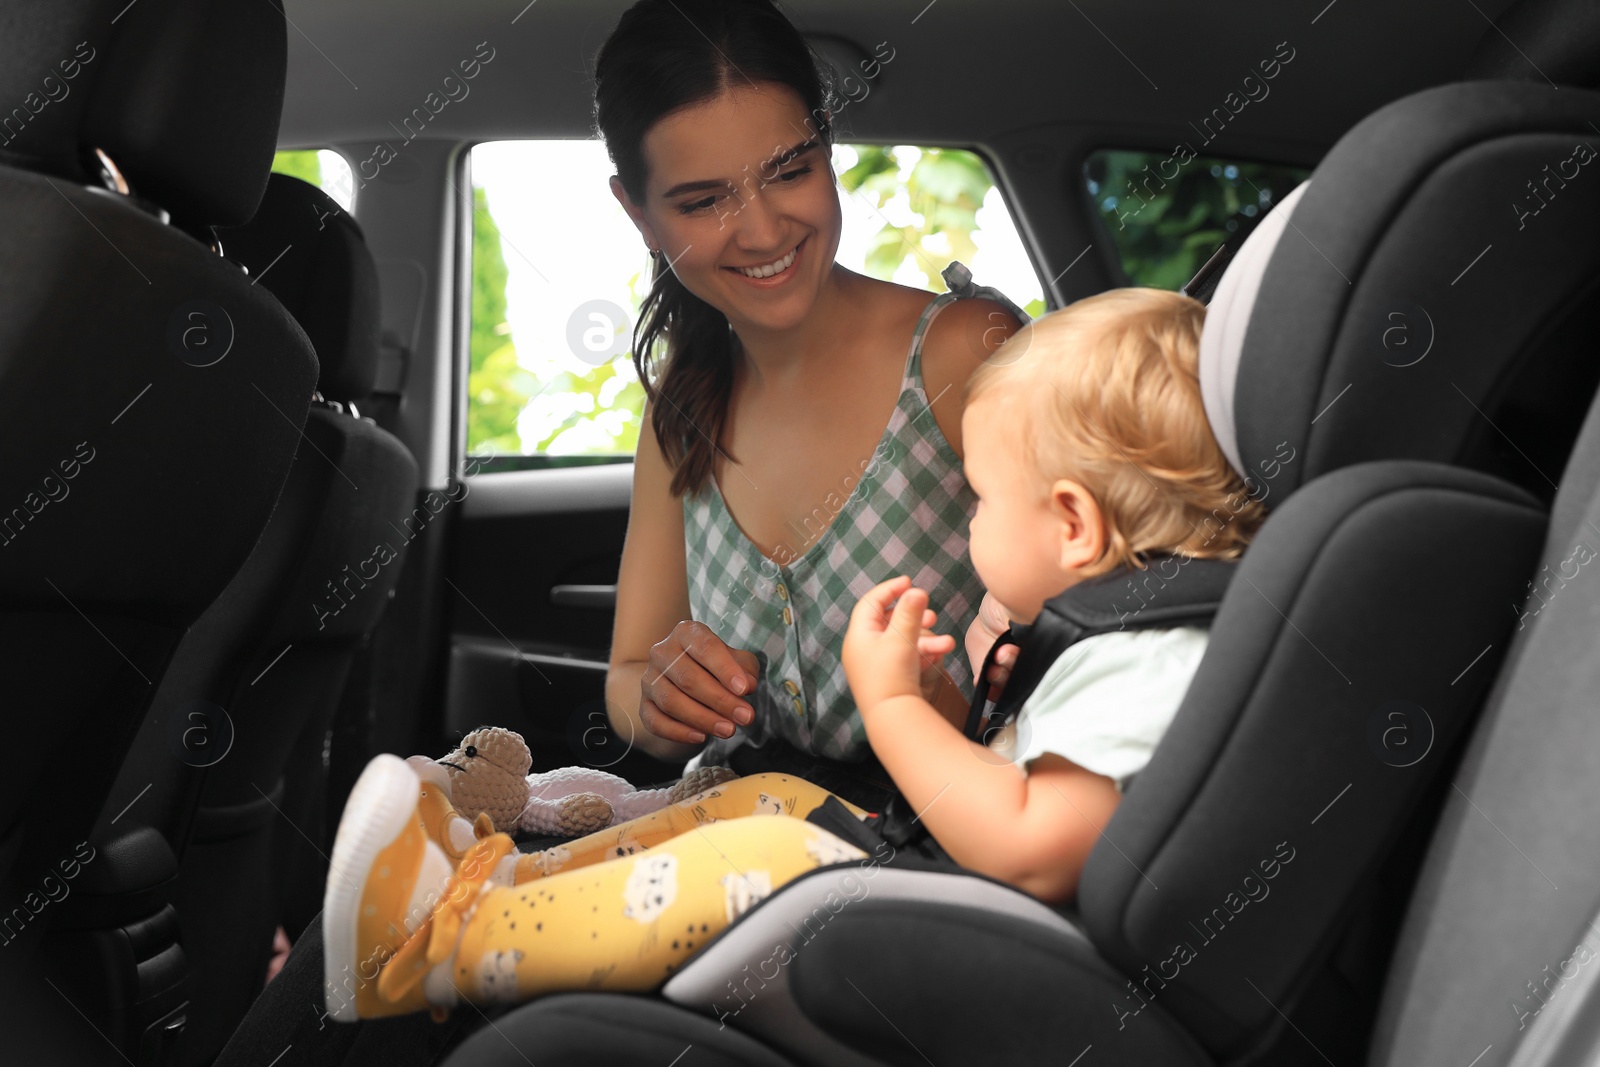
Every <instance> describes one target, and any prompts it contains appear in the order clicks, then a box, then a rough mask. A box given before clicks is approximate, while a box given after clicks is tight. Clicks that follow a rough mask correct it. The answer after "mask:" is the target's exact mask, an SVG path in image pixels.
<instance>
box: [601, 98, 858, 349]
mask: <svg viewBox="0 0 1600 1067" xmlns="http://www.w3.org/2000/svg"><path fill="white" fill-rule="evenodd" d="M643 148H644V159H645V165H646V175H647V176H646V180H645V190H644V202H643V203H642V204H636V205H629V204H627V203H626V202H624V206H626V207H629V208H630V210H629V214H630V215H631V216H632V217H633V219H634V221H635V222H636V223H637V224H638V225H639V228H640V230H641V231H642V232H643V233H644V235H645V237H646V239H647V240H648V241H649V242H650V243H651V244H654V245H655V246H656V247H658V248H659V249H661V253H662V255H663V256H664V257H665V258H666V259H667V260H668V261H669V262H670V263H671V265H672V270H673V272H674V273H675V274H677V276H678V280H679V281H681V282H682V283H683V284H684V286H685V287H686V288H687V289H688V290H689V291H690V292H692V293H694V294H695V295H696V296H698V297H699V298H700V299H702V300H704V301H705V302H706V303H708V304H710V305H711V306H712V307H715V308H716V309H718V310H719V311H721V312H722V313H723V314H724V315H726V316H727V317H728V321H729V322H730V323H732V324H733V327H734V329H735V330H738V329H739V328H740V327H751V328H755V329H761V330H786V329H792V328H794V327H795V326H797V325H799V324H800V323H801V322H802V321H804V320H805V318H806V316H807V315H808V314H809V313H810V311H811V308H812V306H813V305H814V304H815V302H816V299H817V295H818V293H819V292H821V289H822V286H823V284H824V283H825V282H826V280H827V278H828V274H829V271H830V270H831V269H832V267H833V257H834V255H835V253H837V251H838V248H839V229H840V224H841V215H840V209H839V197H838V193H837V192H836V191H835V189H834V182H833V169H832V165H831V160H830V157H829V154H828V146H827V144H826V143H825V142H824V141H823V140H822V139H821V137H820V136H818V134H817V129H816V123H815V122H813V121H811V120H810V117H809V116H808V115H807V113H806V108H805V104H804V102H803V101H802V100H801V98H800V96H799V94H798V93H796V92H795V91H794V90H792V89H790V88H788V87H787V86H783V85H775V84H771V83H762V84H758V85H754V86H752V85H748V84H746V85H743V86H740V87H736V88H731V89H729V90H728V91H726V92H724V93H722V94H721V95H719V96H717V97H715V98H713V99H711V100H708V101H705V102H703V103H700V104H695V105H693V106H691V107H686V108H684V109H682V110H680V111H676V112H674V113H672V114H670V115H668V116H666V117H665V118H663V119H662V120H661V121H659V122H657V123H656V124H655V125H654V126H652V127H651V128H650V130H649V132H648V133H646V134H645V137H644V145H643Z"/></svg>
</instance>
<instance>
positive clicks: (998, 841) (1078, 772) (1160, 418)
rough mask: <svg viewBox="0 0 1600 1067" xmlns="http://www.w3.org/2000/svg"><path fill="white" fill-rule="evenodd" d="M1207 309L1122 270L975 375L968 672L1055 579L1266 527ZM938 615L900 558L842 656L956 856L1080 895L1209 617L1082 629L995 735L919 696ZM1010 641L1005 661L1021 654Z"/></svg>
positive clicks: (1184, 679)
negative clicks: (1210, 385) (1216, 365)
mask: <svg viewBox="0 0 1600 1067" xmlns="http://www.w3.org/2000/svg"><path fill="white" fill-rule="evenodd" d="M1204 317H1205V308H1204V307H1203V306H1202V305H1201V304H1199V303H1198V302H1197V301H1194V300H1191V299H1189V298H1187V297H1184V296H1180V295H1178V294H1176V293H1169V292H1164V291H1160V290H1155V289H1119V290H1113V291H1110V292H1106V293H1102V294H1100V295H1098V296H1093V297H1090V298H1088V299H1086V300H1082V301H1079V302H1078V303H1076V304H1073V305H1072V306H1071V307H1068V308H1065V309H1063V310H1061V311H1059V312H1056V313H1055V314H1052V315H1047V316H1045V317H1044V318H1042V319H1040V320H1039V321H1037V322H1035V323H1033V324H1032V325H1030V326H1029V327H1027V328H1025V329H1024V330H1022V331H1021V332H1020V333H1018V334H1017V335H1016V336H1014V337H1013V338H1011V339H1010V340H1009V341H1007V342H1006V344H1005V345H1003V346H1002V347H1001V348H1000V349H999V350H998V351H996V352H995V354H994V355H993V356H992V357H991V358H990V359H989V360H988V362H987V363H986V364H985V365H984V366H982V367H980V368H979V369H978V370H977V372H976V373H974V374H973V376H972V378H971V380H970V381H969V383H968V386H967V397H968V399H967V408H966V414H965V416H964V417H963V419H962V423H961V429H962V438H963V440H964V441H965V445H966V456H965V461H964V462H965V467H966V475H967V481H968V482H969V484H970V485H971V486H972V489H973V491H974V492H975V493H976V494H977V496H978V498H979V503H978V510H977V513H976V515H975V516H974V517H973V519H972V525H971V533H970V537H971V551H972V562H973V566H974V567H975V568H976V570H977V572H978V576H979V577H980V578H982V579H983V583H984V585H985V587H986V588H987V589H988V591H989V592H988V595H987V596H986V597H985V605H984V610H983V611H982V612H981V613H980V615H979V617H978V619H977V620H976V621H974V623H973V625H972V629H971V631H969V633H968V638H967V650H968V654H969V655H970V656H971V657H972V662H973V673H974V677H976V676H977V674H978V672H979V671H980V670H981V669H982V664H983V662H984V658H985V656H986V654H987V653H988V651H989V648H990V646H991V645H992V644H993V642H994V640H995V638H996V637H997V636H998V634H999V633H1000V632H1002V631H1003V630H1004V629H1005V619H1007V618H1009V619H1010V620H1012V621H1015V622H1018V623H1031V622H1032V621H1033V620H1034V619H1035V618H1036V617H1037V616H1038V614H1039V611H1040V609H1041V608H1042V607H1043V605H1044V603H1045V601H1047V600H1049V599H1050V598H1051V597H1053V596H1055V595H1057V594H1059V593H1061V592H1063V591H1065V590H1066V589H1068V588H1069V587H1071V586H1073V585H1075V584H1077V583H1079V582H1082V581H1084V580H1085V579H1088V578H1092V577H1095V576H1098V575H1101V574H1104V573H1106V572H1107V571H1110V570H1112V569H1113V568H1116V567H1118V566H1124V565H1131V566H1135V567H1138V566H1142V559H1143V558H1144V557H1145V556H1147V555H1154V554H1158V553H1170V554H1173V555H1175V556H1179V557H1184V556H1187V557H1191V558H1213V559H1230V558H1234V557H1237V556H1238V555H1239V554H1240V553H1241V552H1243V550H1244V547H1245V545H1246V543H1247V542H1248V541H1249V539H1250V537H1251V536H1252V535H1253V534H1254V532H1255V530H1256V529H1257V528H1258V527H1259V525H1260V523H1261V521H1262V519H1263V518H1264V513H1263V510H1262V508H1261V505H1260V504H1259V503H1258V502H1257V501H1256V500H1254V499H1253V498H1251V497H1250V496H1249V494H1248V493H1247V491H1246V487H1245V485H1244V482H1243V480H1242V479H1241V478H1240V476H1239V475H1238V474H1236V473H1235V472H1234V471H1233V470H1232V468H1230V467H1229V465H1228V462H1227V460H1226V459H1225V458H1224V455H1223V453H1222V449H1221V447H1220V446H1219V445H1218V444H1217V442H1216V440H1215V438H1214V437H1213V436H1212V434H1211V431H1210V428H1209V426H1208V424H1207V422H1206V416H1205V410H1204V407H1203V405H1202V402H1201V398H1200V386H1199V380H1198V377H1197V374H1196V368H1197V364H1198V359H1199V342H1200V328H1201V324H1202V322H1203V320H1204ZM1219 517H1221V518H1220V519H1219ZM928 617H930V613H929V612H928V598H927V595H926V594H925V593H924V592H923V591H922V590H920V589H915V588H912V587H911V584H910V579H908V578H904V577H901V578H895V579H892V580H890V581H887V582H884V583H883V584H881V585H879V586H877V587H876V588H875V589H873V590H872V591H871V592H870V593H868V594H867V595H866V596H864V597H863V598H862V599H861V601H860V603H859V604H858V605H857V606H856V609H855V611H854V613H853V615H852V617H851V621H850V629H849V632H848V633H847V634H846V636H845V641H844V655H843V659H844V666H845V673H846V676H847V677H848V678H849V681H850V689H851V692H852V693H853V694H854V695H855V698H856V703H857V705H858V706H859V707H860V709H861V716H862V720H863V722H864V723H865V726H866V730H867V738H868V740H869V741H870V743H871V744H872V749H873V752H874V753H875V754H876V755H877V756H878V759H879V760H880V761H881V762H882V763H883V765H884V769H885V770H887V771H888V772H889V774H890V776H891V777H892V778H893V779H894V782H895V785H896V786H898V787H899V789H900V792H901V793H902V794H903V795H904V796H905V798H906V800H907V802H908V807H909V809H910V810H913V811H915V812H918V813H920V814H921V817H922V820H923V822H924V823H925V825H926V827H927V829H928V831H929V833H931V834H932V835H933V837H934V838H935V839H936V840H937V841H938V842H939V844H940V845H942V846H943V847H944V849H945V850H946V851H947V852H948V853H949V854H950V856H951V857H952V858H953V859H955V860H956V861H957V862H958V863H960V864H962V865H963V866H965V867H969V868H971V869H973V870H976V871H979V872H982V873H985V874H989V875H991V876H992V877H995V878H998V879H1000V880H1001V881H1005V882H1009V883H1011V884H1012V885H1016V886H1018V887H1020V888H1022V889H1025V890H1027V891H1028V892H1029V893H1032V894H1033V895H1034V896H1036V897H1038V898H1040V899H1041V900H1045V901H1047V902H1052V903H1055V902H1061V901H1065V900H1067V899H1069V898H1071V897H1072V896H1073V894H1074V893H1075V891H1076V888H1077V883H1078V875H1079V873H1080V872H1081V871H1082V869H1083V864H1084V860H1085V859H1086V858H1087V857H1088V854H1089V850H1090V849H1091V848H1092V847H1093V846H1094V844H1095V841H1096V839H1097V838H1098V836H1099V833H1100V831H1101V829H1102V828H1103V827H1104V826H1105V824H1106V822H1107V821H1108V820H1109V819H1110V818H1111V814H1112V812H1113V811H1114V810H1115V809H1116V806H1117V803H1118V801H1119V800H1120V799H1121V791H1122V787H1123V785H1124V784H1125V783H1126V782H1127V781H1128V779H1130V778H1131V777H1132V776H1133V775H1134V774H1135V773H1137V772H1138V771H1139V770H1140V769H1141V768H1142V767H1143V766H1144V764H1145V763H1146V762H1147V761H1148V760H1149V758H1150V754H1151V752H1152V751H1153V750H1154V748H1155V745H1156V742H1157V741H1159V740H1160V738H1161V735H1162V734H1163V733H1164V732H1165V730H1166V728H1167V725H1168V724H1169V723H1170V722H1171V720H1172V716H1173V715H1174V713H1175V712H1176V711H1177V708H1178V705H1179V704H1180V703H1181V701H1182V700H1183V695H1184V692H1185V690H1186V689H1187V688H1188V685H1189V679H1190V678H1191V677H1192V676H1193V674H1194V672H1195V669H1196V668H1197V667H1198V666H1199V663H1200V657H1201V654H1202V653H1203V652H1204V651H1205V646H1206V637H1207V634H1206V631H1205V630H1204V629H1203V628H1200V627H1195V626H1183V627H1175V628H1170V629H1141V630H1126V631H1118V632H1113V633H1106V634H1101V635H1098V636H1093V637H1089V638H1086V639H1084V640H1082V641H1080V642H1078V643H1076V644H1074V645H1072V646H1070V647H1069V648H1068V649H1067V650H1066V651H1065V652H1064V653H1063V654H1062V655H1061V657H1060V658H1059V659H1058V660H1057V661H1056V662H1055V663H1054V664H1053V665H1052V666H1051V668H1050V669H1049V671H1048V672H1047V673H1046V674H1045V676H1044V677H1043V678H1042V679H1041V681H1040V683H1039V684H1038V686H1037V687H1036V688H1035V690H1034V691H1033V692H1032V693H1031V694H1029V696H1028V697H1027V700H1026V701H1025V703H1024V704H1023V706H1022V709H1021V712H1020V714H1019V716H1018V718H1017V719H1016V721H1015V722H1013V723H1012V724H1011V725H1009V726H1007V727H1006V729H1005V730H1003V731H1000V732H999V733H998V736H996V737H995V738H994V739H993V746H994V747H993V748H986V747H984V746H982V745H979V744H978V743H976V742H974V741H971V740H968V739H967V738H966V737H964V736H963V735H962V734H961V733H960V732H959V731H956V730H953V729H951V727H950V723H949V722H948V721H947V720H946V719H944V718H943V717H941V716H940V715H939V713H938V712H937V711H936V710H935V709H934V708H933V707H931V706H930V705H929V704H928V703H927V702H926V701H925V700H924V699H923V698H922V697H921V696H920V695H919V690H920V688H921V686H922V684H923V683H924V682H925V679H926V677H927V673H928V671H929V670H930V669H936V659H937V658H939V657H942V655H944V654H947V653H949V652H950V651H952V650H953V648H954V644H955V639H954V638H953V637H950V636H944V637H936V636H934V635H933V634H931V633H930V632H929V631H928V630H927V628H926V626H924V625H923V624H924V623H926V621H927V619H928ZM913 636H916V640H915V641H914V642H913V641H912V640H911V639H910V638H911V637H913ZM1005 651H1006V652H1008V653H1012V655H1009V656H1003V657H999V663H1000V664H1001V665H1002V667H1004V666H1009V664H1010V663H1011V662H1014V659H1015V656H1014V652H1015V650H1014V649H1007V650H1005ZM1007 673H1008V672H1007V671H1005V670H1004V669H1001V670H997V671H994V672H992V673H991V676H990V678H989V679H987V680H988V681H989V682H991V683H1000V684H1003V683H1004V681H1005V680H1006V675H1007ZM991 695H993V690H991Z"/></svg>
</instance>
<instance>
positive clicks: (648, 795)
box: [406, 726, 739, 837]
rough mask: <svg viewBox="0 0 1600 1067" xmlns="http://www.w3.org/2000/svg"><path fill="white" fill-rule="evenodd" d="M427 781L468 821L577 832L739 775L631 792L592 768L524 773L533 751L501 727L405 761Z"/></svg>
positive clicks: (696, 775) (697, 774) (503, 828)
mask: <svg viewBox="0 0 1600 1067" xmlns="http://www.w3.org/2000/svg"><path fill="white" fill-rule="evenodd" d="M406 762H407V763H410V764H411V765H412V768H413V769H414V770H416V771H417V773H418V775H419V776H420V777H421V778H422V779H423V780H424V781H425V782H434V783H437V784H438V785H440V786H442V787H443V788H444V789H445V790H446V792H447V794H448V797H449V800H450V805H451V806H452V807H454V808H455V810H456V811H457V812H458V813H459V814H460V815H461V816H463V817H464V818H465V819H466V820H467V821H468V822H471V823H476V822H477V821H478V818H479V815H480V814H482V815H487V816H488V818H489V820H490V821H491V822H493V824H494V829H495V830H497V831H500V832H501V833H508V834H515V833H516V832H517V831H519V830H521V831H523V832H525V833H541V834H561V835H563V836H566V837H581V836H582V835H584V834H590V833H593V832H594V831H596V830H602V829H604V828H605V827H607V826H610V825H612V824H613V823H615V822H626V821H627V820H629V819H636V818H638V817H639V816H641V815H648V814H649V813H650V812H653V811H659V810H660V809H662V808H664V807H666V806H667V805H669V804H676V803H677V802H679V801H681V800H686V799H688V798H689V797H692V796H694V795H695V794H696V793H700V792H703V791H705V790H707V789H710V788H711V787H712V786H714V785H718V784H720V783H722V782H726V781H728V780H730V779H733V778H737V777H739V775H738V774H737V773H736V772H734V771H733V770H731V769H729V768H727V767H702V768H700V769H699V770H697V771H693V772H691V773H689V774H687V775H685V776H684V777H683V778H682V779H681V780H679V781H678V782H677V783H676V784H674V785H672V786H670V787H667V788H662V789H635V788H634V787H633V786H632V785H631V784H629V782H628V781H627V779H625V778H620V777H618V776H617V775H615V774H607V773H606V772H605V771H600V770H595V769H594V768H592V767H562V768H560V769H558V770H554V771H545V772H543V773H542V774H529V773H528V768H529V767H530V766H531V765H532V764H533V754H532V753H531V752H529V751H528V746H527V744H526V743H525V742H524V741H523V740H522V735H521V734H517V733H513V732H512V731H510V730H506V729H503V728H501V727H498V726H486V727H483V728H481V729H477V730H474V731H472V732H471V733H469V734H467V736H465V737H463V738H462V739H461V744H460V745H458V746H457V747H456V750H455V751H454V752H452V753H450V754H449V755H448V756H446V757H444V758H443V759H440V760H430V759H428V758H427V757H426V756H412V757H411V758H410V759H409V760H407V761H406Z"/></svg>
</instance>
